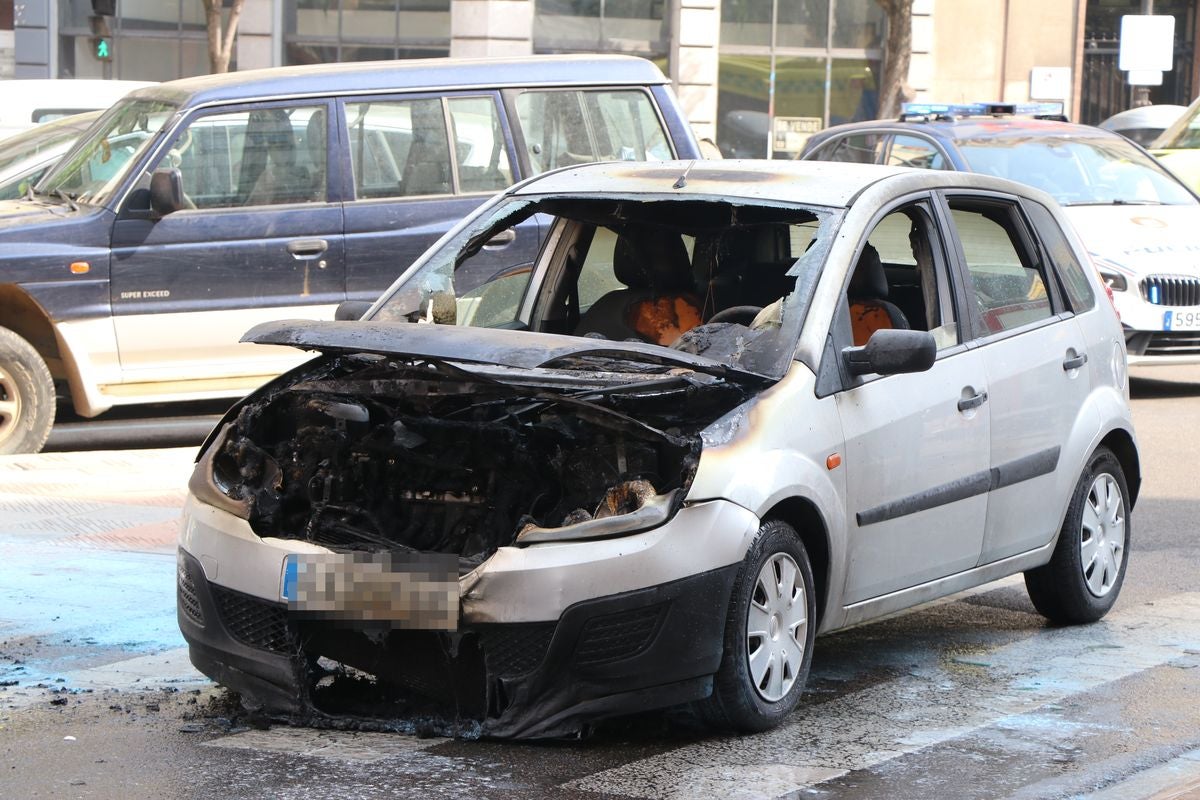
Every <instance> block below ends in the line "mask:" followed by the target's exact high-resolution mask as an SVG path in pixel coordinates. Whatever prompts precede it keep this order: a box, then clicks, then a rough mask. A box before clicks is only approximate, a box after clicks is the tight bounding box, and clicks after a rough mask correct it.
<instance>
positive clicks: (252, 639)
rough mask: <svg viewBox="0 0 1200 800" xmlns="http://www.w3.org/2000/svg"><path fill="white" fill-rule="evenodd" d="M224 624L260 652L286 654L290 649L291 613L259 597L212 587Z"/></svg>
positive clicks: (237, 636)
mask: <svg viewBox="0 0 1200 800" xmlns="http://www.w3.org/2000/svg"><path fill="white" fill-rule="evenodd" d="M209 588H210V589H211V590H212V595H213V600H215V601H216V604H217V611H218V612H219V613H220V614H221V622H222V623H223V624H224V625H225V630H227V631H229V635H230V636H232V637H233V638H235V639H237V640H238V641H239V642H241V643H242V644H244V645H248V646H249V647H253V648H256V649H258V650H272V651H275V652H277V653H283V652H287V651H288V650H290V649H291V648H290V644H291V640H292V637H291V634H290V633H289V632H288V622H287V611H286V610H285V609H284V608H283V607H282V606H279V605H276V604H274V603H268V602H267V601H266V600H260V599H259V598H257V597H251V596H249V595H245V594H242V593H241V592H235V591H233V590H231V589H225V588H223V587H221V586H217V585H216V584H211V583H210V584H209Z"/></svg>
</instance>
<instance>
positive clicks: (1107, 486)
mask: <svg viewBox="0 0 1200 800" xmlns="http://www.w3.org/2000/svg"><path fill="white" fill-rule="evenodd" d="M1128 498H1129V488H1128V486H1127V484H1126V482H1125V473H1124V471H1123V470H1122V469H1121V463H1120V462H1119V461H1118V460H1117V457H1116V456H1115V455H1113V453H1112V451H1111V450H1109V449H1108V448H1105V447H1101V448H1098V449H1097V450H1096V452H1095V453H1093V454H1092V457H1091V459H1090V460H1089V461H1088V464H1087V467H1086V468H1085V469H1084V470H1083V474H1082V475H1081V476H1080V478H1079V482H1078V483H1077V484H1076V485H1075V493H1074V494H1073V495H1072V496H1071V504H1070V505H1069V506H1068V507H1067V516H1066V519H1065V520H1064V521H1063V527H1062V530H1061V531H1060V532H1059V534H1058V544H1057V545H1056V546H1055V548H1054V555H1053V556H1052V557H1051V558H1050V563H1048V564H1046V565H1045V566H1042V567H1038V568H1037V569H1031V570H1029V571H1028V572H1026V573H1025V587H1026V588H1027V589H1028V590H1029V599H1030V600H1032V601H1033V605H1034V607H1035V608H1037V610H1038V612H1039V613H1041V614H1042V615H1043V616H1045V617H1046V618H1047V619H1049V620H1051V621H1053V622H1058V623H1063V624H1079V623H1084V622H1095V621H1096V620H1098V619H1100V618H1101V617H1103V616H1104V615H1105V614H1107V613H1108V610H1109V609H1110V608H1112V606H1113V603H1115V602H1116V600H1117V595H1118V594H1120V592H1121V583H1122V582H1123V581H1124V580H1125V567H1126V564H1127V563H1128V555H1129V535H1130V520H1129V506H1128V502H1129V501H1128Z"/></svg>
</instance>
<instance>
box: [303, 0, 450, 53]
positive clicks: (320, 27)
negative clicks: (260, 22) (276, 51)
mask: <svg viewBox="0 0 1200 800" xmlns="http://www.w3.org/2000/svg"><path fill="white" fill-rule="evenodd" d="M448 55H450V0H284V3H283V63H284V64H324V63H329V62H339V61H379V60H386V59H393V58H436V57H439V56H448Z"/></svg>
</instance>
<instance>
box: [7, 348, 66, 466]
mask: <svg viewBox="0 0 1200 800" xmlns="http://www.w3.org/2000/svg"><path fill="white" fill-rule="evenodd" d="M53 424H54V380H53V379H52V378H51V377H50V370H48V369H47V368H46V362H45V361H43V360H42V357H41V356H39V355H38V352H37V350H35V349H33V345H31V344H30V343H29V342H27V341H25V340H24V339H22V338H21V337H20V336H18V335H17V334H15V333H13V332H12V331H10V330H9V329H8V328H0V455H7V454H11V453H36V452H38V451H39V450H41V449H42V445H44V444H45V443H46V438H47V437H48V436H49V435H50V427H51V426H52V425H53Z"/></svg>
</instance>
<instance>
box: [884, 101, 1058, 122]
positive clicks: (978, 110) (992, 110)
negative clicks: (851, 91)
mask: <svg viewBox="0 0 1200 800" xmlns="http://www.w3.org/2000/svg"><path fill="white" fill-rule="evenodd" d="M1014 116H1021V117H1033V118H1034V119H1048V120H1056V121H1058V122H1066V121H1067V116H1066V114H1064V113H1063V104H1062V103H904V104H902V105H901V106H900V121H901V122H908V121H912V120H924V121H926V122H928V121H930V120H940V121H945V122H953V121H954V120H956V119H958V118H959V117H1014Z"/></svg>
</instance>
